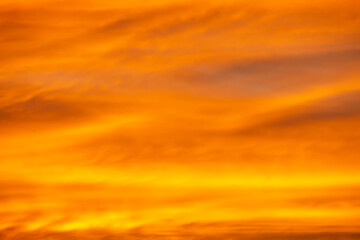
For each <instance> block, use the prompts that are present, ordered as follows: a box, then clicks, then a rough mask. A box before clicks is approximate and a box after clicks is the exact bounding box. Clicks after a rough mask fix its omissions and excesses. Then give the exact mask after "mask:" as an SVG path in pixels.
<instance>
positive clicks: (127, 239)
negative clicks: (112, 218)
mask: <svg viewBox="0 0 360 240" xmlns="http://www.w3.org/2000/svg"><path fill="white" fill-rule="evenodd" d="M0 239H1V240H35V239H37V240H42V239H44V240H45V239H46V240H47V239H49V240H50V239H51V240H67V239H71V240H120V239H123V240H140V239H154V240H160V239H174V240H175V239H176V240H185V239H186V240H205V239H206V240H357V239H360V232H315V233H313V232H309V233H306V232H305V233H304V232H301V233H300V232H299V233H298V232H291V231H290V232H275V233H268V232H262V231H261V229H259V231H258V232H252V233H243V232H237V231H236V230H235V231H234V232H226V233H214V234H212V233H192V232H191V231H184V230H180V231H179V232H176V231H160V232H159V233H146V232H142V231H141V230H138V229H135V230H130V231H128V232H124V233H114V232H110V231H106V230H97V229H90V230H83V231H66V232H57V231H42V230H36V231H21V230H20V231H19V230H18V229H17V228H9V229H4V230H2V231H1V232H0Z"/></svg>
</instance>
